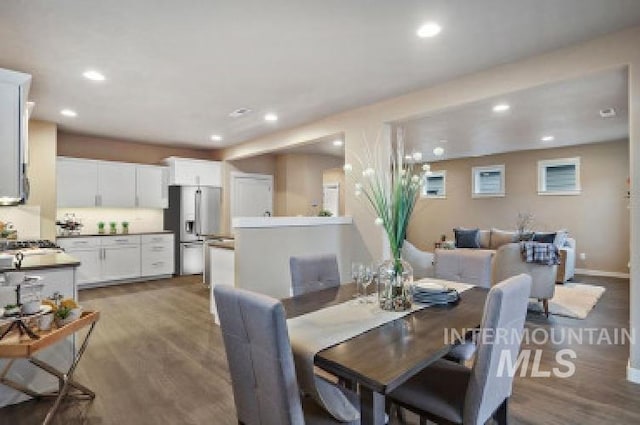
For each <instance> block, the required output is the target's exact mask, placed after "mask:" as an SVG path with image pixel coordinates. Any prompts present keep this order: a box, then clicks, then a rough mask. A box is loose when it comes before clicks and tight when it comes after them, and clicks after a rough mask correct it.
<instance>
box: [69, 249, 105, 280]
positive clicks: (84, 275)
mask: <svg viewBox="0 0 640 425" xmlns="http://www.w3.org/2000/svg"><path fill="white" fill-rule="evenodd" d="M67 252H68V253H69V255H71V256H72V257H74V258H77V259H78V261H80V266H78V268H77V269H76V282H77V283H78V285H79V286H80V287H82V285H83V284H86V283H95V282H100V280H101V275H100V274H101V258H100V253H101V252H100V248H92V249H83V250H75V249H74V250H67Z"/></svg>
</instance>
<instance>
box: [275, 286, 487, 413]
mask: <svg viewBox="0 0 640 425" xmlns="http://www.w3.org/2000/svg"><path fill="white" fill-rule="evenodd" d="M439 282H441V283H444V284H446V283H447V282H446V281H439ZM451 283H452V284H453V282H451ZM356 293H357V286H356V284H354V283H347V284H343V285H340V286H337V287H333V288H327V289H323V290H320V291H316V292H311V293H306V294H303V295H299V296H295V297H291V298H286V299H283V300H282V303H283V305H284V308H285V311H286V314H287V318H288V319H292V318H296V317H301V316H303V315H306V314H308V313H313V312H316V311H319V310H322V309H325V308H328V307H331V306H337V305H338V304H342V303H346V302H352V303H357V302H358V301H357V300H354V296H355V294H356ZM487 293H488V289H487V288H482V287H475V286H474V287H471V288H468V289H467V290H465V291H464V292H461V293H460V299H459V301H458V302H457V303H456V304H450V305H433V306H428V307H425V308H421V309H418V310H415V311H412V312H410V313H409V314H407V315H404V316H402V317H400V318H398V319H395V320H392V321H390V322H387V323H384V324H382V325H381V326H378V327H375V328H373V329H370V330H367V331H366V332H364V333H360V334H358V335H356V336H354V337H352V338H350V339H347V340H345V341H342V342H339V343H337V344H335V345H332V346H330V347H328V348H324V349H322V350H321V351H319V352H317V353H316V354H315V357H314V359H313V363H314V365H315V366H316V367H318V368H320V369H323V370H325V371H326V372H328V373H330V374H332V375H334V376H336V377H338V378H339V379H340V380H341V381H342V382H346V383H349V386H350V387H351V388H352V389H357V392H358V394H359V398H360V423H361V424H362V425H383V424H384V423H385V422H386V414H385V397H386V395H387V394H389V393H390V392H392V391H393V390H395V389H396V388H398V386H400V385H402V384H403V383H404V382H406V381H407V380H409V379H410V378H411V377H413V376H415V375H416V374H417V373H418V372H420V371H422V370H423V369H424V368H426V367H427V366H429V365H430V364H431V363H433V362H435V361H437V360H439V359H441V358H443V357H444V356H446V354H447V353H448V352H449V350H450V348H451V345H450V343H451V341H449V340H447V336H450V335H464V333H465V332H466V331H467V330H469V329H473V328H476V327H478V326H479V325H480V323H481V321H482V315H483V311H484V304H485V299H486V296H487ZM373 308H378V307H377V306H375V307H373ZM294 355H295V348H294ZM296 366H297V365H296Z"/></svg>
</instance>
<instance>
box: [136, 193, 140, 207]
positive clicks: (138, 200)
mask: <svg viewBox="0 0 640 425" xmlns="http://www.w3.org/2000/svg"><path fill="white" fill-rule="evenodd" d="M139 206H140V198H138V196H137V195H136V207H139Z"/></svg>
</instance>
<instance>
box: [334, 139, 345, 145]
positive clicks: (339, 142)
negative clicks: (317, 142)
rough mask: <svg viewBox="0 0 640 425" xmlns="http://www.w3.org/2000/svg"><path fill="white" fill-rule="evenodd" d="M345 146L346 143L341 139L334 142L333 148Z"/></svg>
mask: <svg viewBox="0 0 640 425" xmlns="http://www.w3.org/2000/svg"><path fill="white" fill-rule="evenodd" d="M343 144H344V142H343V141H342V140H340V139H337V140H334V141H333V146H342V145H343Z"/></svg>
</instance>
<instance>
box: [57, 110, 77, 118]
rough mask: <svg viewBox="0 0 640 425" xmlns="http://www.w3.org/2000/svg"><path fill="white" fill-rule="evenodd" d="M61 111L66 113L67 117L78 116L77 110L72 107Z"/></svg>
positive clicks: (63, 113)
mask: <svg viewBox="0 0 640 425" xmlns="http://www.w3.org/2000/svg"><path fill="white" fill-rule="evenodd" d="M60 113H61V114H62V115H64V116H65V117H77V116H78V114H77V113H76V111H72V110H71V109H63V110H61V111H60Z"/></svg>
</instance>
